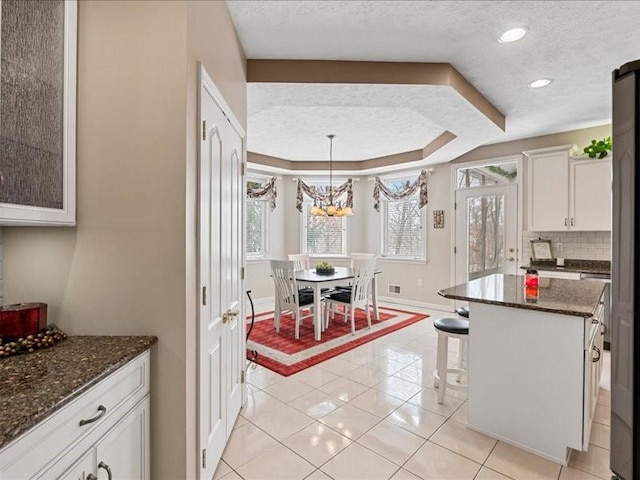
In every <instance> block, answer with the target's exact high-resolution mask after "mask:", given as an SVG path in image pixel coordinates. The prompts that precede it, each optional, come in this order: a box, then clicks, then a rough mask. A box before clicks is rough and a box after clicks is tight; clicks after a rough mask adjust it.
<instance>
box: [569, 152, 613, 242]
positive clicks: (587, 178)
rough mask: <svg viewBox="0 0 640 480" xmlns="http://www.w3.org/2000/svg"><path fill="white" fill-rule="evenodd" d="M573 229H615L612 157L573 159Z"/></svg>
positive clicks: (571, 224)
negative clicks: (612, 212)
mask: <svg viewBox="0 0 640 480" xmlns="http://www.w3.org/2000/svg"><path fill="white" fill-rule="evenodd" d="M570 165H571V167H570V169H571V174H570V184H571V186H570V189H569V191H570V192H571V197H570V199H569V209H570V211H571V219H570V221H569V226H570V228H571V230H580V231H589V232H594V231H609V230H611V199H612V189H611V159H603V160H592V159H589V160H574V161H572V162H571V164H570Z"/></svg>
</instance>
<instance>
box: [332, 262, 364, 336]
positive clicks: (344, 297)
mask: <svg viewBox="0 0 640 480" xmlns="http://www.w3.org/2000/svg"><path fill="white" fill-rule="evenodd" d="M375 268H376V259H375V258H369V259H366V260H353V269H354V277H353V281H352V285H351V289H350V290H348V291H347V290H339V291H337V292H335V293H332V294H330V295H327V296H326V297H325V298H324V300H325V304H324V322H325V328H328V327H329V320H330V318H331V317H332V316H333V314H334V313H336V312H338V307H339V306H342V307H344V308H343V312H344V313H343V315H344V316H345V321H347V320H348V319H350V320H351V334H352V335H354V334H355V333H356V321H355V312H356V309H358V308H359V309H362V310H365V312H366V314H367V324H368V325H369V328H371V310H370V308H369V293H370V291H371V281H372V280H373V275H374V272H375Z"/></svg>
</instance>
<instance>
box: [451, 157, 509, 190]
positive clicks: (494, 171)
mask: <svg viewBox="0 0 640 480" xmlns="http://www.w3.org/2000/svg"><path fill="white" fill-rule="evenodd" d="M517 181H518V162H505V163H498V164H495V165H484V166H479V167H464V168H458V169H457V170H456V187H457V188H458V189H462V188H474V187H488V186H491V185H509V184H511V183H516V182H517Z"/></svg>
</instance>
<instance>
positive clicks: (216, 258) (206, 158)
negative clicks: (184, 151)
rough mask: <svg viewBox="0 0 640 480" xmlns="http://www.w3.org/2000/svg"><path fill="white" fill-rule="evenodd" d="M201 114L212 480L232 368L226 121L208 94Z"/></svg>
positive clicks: (203, 389) (202, 330) (203, 397)
mask: <svg viewBox="0 0 640 480" xmlns="http://www.w3.org/2000/svg"><path fill="white" fill-rule="evenodd" d="M200 108H201V116H202V118H203V119H205V120H203V126H204V134H203V140H202V145H201V150H200V195H199V196H200V210H199V220H200V222H199V228H200V235H199V237H200V245H199V261H200V265H199V272H200V273H199V275H200V302H199V304H200V311H199V325H198V330H199V332H198V333H199V339H198V343H199V345H198V349H199V353H198V357H199V365H198V367H199V368H198V380H199V381H198V387H199V392H198V414H199V416H198V429H199V431H198V439H199V447H200V450H199V451H200V452H201V455H202V460H201V462H202V463H201V467H202V469H203V471H202V472H201V473H202V475H201V478H212V477H213V473H214V472H215V467H216V462H214V461H211V460H212V459H214V458H216V457H218V456H220V455H221V454H222V451H223V450H224V446H225V443H226V441H227V418H226V407H227V402H226V395H225V394H224V384H225V377H226V375H227V368H226V364H225V359H224V357H225V346H224V329H223V323H222V312H223V310H222V305H221V297H220V285H221V283H222V281H221V280H222V279H221V277H220V276H221V272H222V267H221V258H220V248H221V234H220V228H221V222H220V185H221V183H220V176H221V171H222V158H223V142H222V138H221V132H220V126H221V125H223V124H224V122H225V119H224V115H222V112H221V111H220V110H219V108H218V106H217V105H216V103H215V102H214V101H213V99H211V98H210V97H209V96H208V94H206V92H205V94H204V95H203V97H202V99H201V106H200ZM201 138H202V137H201ZM218 452H219V453H220V455H218ZM207 455H209V459H210V461H209V462H207Z"/></svg>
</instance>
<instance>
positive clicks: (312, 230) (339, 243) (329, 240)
mask: <svg viewBox="0 0 640 480" xmlns="http://www.w3.org/2000/svg"><path fill="white" fill-rule="evenodd" d="M334 185H336V183H335V182H334ZM317 187H323V186H322V185H316V188H317ZM334 200H336V201H341V200H342V199H341V198H338V199H334ZM311 207H313V200H311V199H308V198H307V199H305V202H304V205H303V207H302V246H301V251H302V253H308V254H309V255H311V256H343V255H347V242H348V237H347V217H314V216H313V215H310V214H309V210H311Z"/></svg>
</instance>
